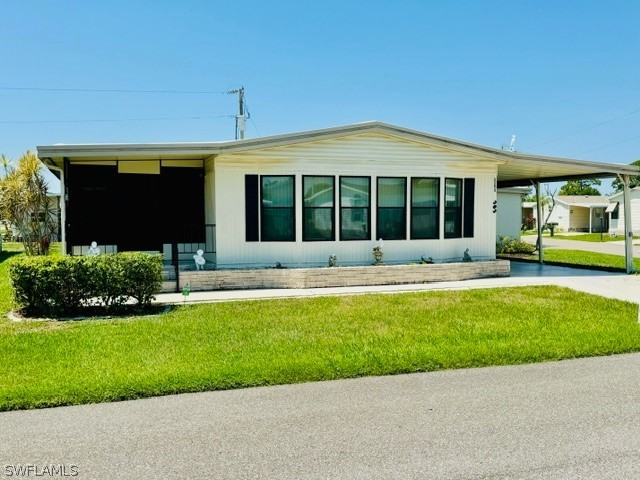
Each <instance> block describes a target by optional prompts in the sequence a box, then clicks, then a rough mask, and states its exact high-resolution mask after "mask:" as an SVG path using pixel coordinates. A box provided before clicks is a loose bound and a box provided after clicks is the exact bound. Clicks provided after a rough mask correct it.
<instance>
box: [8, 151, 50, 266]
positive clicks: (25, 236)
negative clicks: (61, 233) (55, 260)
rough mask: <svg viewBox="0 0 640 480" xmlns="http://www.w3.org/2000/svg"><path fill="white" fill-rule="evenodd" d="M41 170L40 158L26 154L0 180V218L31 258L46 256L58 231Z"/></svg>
mask: <svg viewBox="0 0 640 480" xmlns="http://www.w3.org/2000/svg"><path fill="white" fill-rule="evenodd" d="M2 161H3V162H4V160H2ZM41 168H42V163H41V162H40V160H39V159H38V156H37V155H36V154H35V153H33V152H31V151H27V152H26V153H24V154H23V155H22V156H21V157H20V158H19V159H18V162H17V165H16V167H15V168H9V167H8V168H7V170H6V175H5V176H4V178H3V179H2V180H0V216H2V218H3V219H5V221H8V222H9V223H11V224H12V225H13V226H14V227H15V229H16V230H17V231H18V233H19V235H20V236H21V238H22V243H23V244H24V248H25V252H26V253H27V254H28V255H46V254H47V253H48V251H49V246H50V243H51V236H52V234H53V232H54V231H55V227H56V225H55V219H56V214H55V206H54V202H52V201H51V199H50V197H49V196H48V195H47V193H48V186H47V182H46V180H45V178H44V176H43V175H42V170H41Z"/></svg>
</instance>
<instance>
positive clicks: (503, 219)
mask: <svg viewBox="0 0 640 480" xmlns="http://www.w3.org/2000/svg"><path fill="white" fill-rule="evenodd" d="M530 192H531V189H530V188H528V187H511V188H499V189H498V204H497V207H498V215H497V218H496V233H497V234H498V235H499V236H505V237H511V238H520V233H521V231H522V225H523V223H524V219H525V218H526V217H523V214H524V210H523V208H522V205H523V202H522V197H523V196H525V195H528V194H529V193H530Z"/></svg>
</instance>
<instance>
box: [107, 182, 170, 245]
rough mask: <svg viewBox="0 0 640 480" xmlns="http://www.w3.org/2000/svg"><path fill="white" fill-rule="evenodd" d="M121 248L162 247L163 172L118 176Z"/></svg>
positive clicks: (119, 242)
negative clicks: (161, 177) (160, 194)
mask: <svg viewBox="0 0 640 480" xmlns="http://www.w3.org/2000/svg"><path fill="white" fill-rule="evenodd" d="M118 187H119V188H118V190H119V192H118V198H117V204H118V205H117V209H118V219H119V225H118V228H119V230H120V231H119V234H118V251H119V252H122V251H131V250H136V251H154V252H160V251H161V250H162V239H161V238H160V237H161V235H160V233H161V231H160V229H161V223H160V221H161V220H160V219H161V216H162V212H161V211H160V202H159V199H158V197H159V187H160V175H144V174H130V173H121V174H119V175H118Z"/></svg>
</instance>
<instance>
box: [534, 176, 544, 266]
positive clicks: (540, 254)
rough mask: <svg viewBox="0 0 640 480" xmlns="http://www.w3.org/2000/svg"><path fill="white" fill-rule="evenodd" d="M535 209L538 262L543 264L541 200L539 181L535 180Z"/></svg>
mask: <svg viewBox="0 0 640 480" xmlns="http://www.w3.org/2000/svg"><path fill="white" fill-rule="evenodd" d="M535 187H536V209H537V213H538V221H537V227H538V262H539V263H544V252H543V251H542V198H541V191H540V181H539V180H536V183H535Z"/></svg>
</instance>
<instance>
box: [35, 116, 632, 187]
mask: <svg viewBox="0 0 640 480" xmlns="http://www.w3.org/2000/svg"><path fill="white" fill-rule="evenodd" d="M363 133H381V134H386V135H391V136H394V137H399V138H404V139H406V140H410V141H415V142H419V143H423V144H425V145H431V146H434V147H438V148H442V149H445V150H450V151H455V152H459V153H466V154H469V155H472V156H474V157H477V158H481V159H482V158H484V159H487V160H491V161H494V162H496V163H497V164H498V187H515V186H530V185H531V183H532V182H535V181H540V182H545V183H546V182H555V181H565V180H571V179H577V178H605V177H615V176H617V175H633V176H635V175H640V167H637V166H634V165H620V164H612V163H597V162H589V161H585V160H575V159H570V158H558V157H547V156H539V155H530V154H522V153H516V152H510V151H507V150H500V149H496V148H491V147H486V146H482V145H476V144H473V143H468V142H463V141H459V140H454V139H450V138H446V137H440V136H437V135H431V134H428V133H424V132H419V131H416V130H410V129H407V128H403V127H398V126H394V125H389V124H385V123H381V122H365V123H358V124H354V125H346V126H341V127H333V128H326V129H321V130H312V131H306V132H297V133H287V134H283V135H274V136H269V137H260V138H253V139H245V140H229V141H223V142H193V143H133V144H132V143H128V144H76V145H65V144H57V145H45V146H38V147H37V149H38V156H39V157H40V159H42V160H43V161H44V162H45V164H48V165H53V166H58V167H61V166H62V164H63V161H64V159H70V160H72V161H73V160H76V161H101V160H149V159H155V160H174V159H181V160H193V159H202V160H203V159H207V158H209V157H212V156H215V155H219V154H223V153H234V152H242V151H250V150H257V149H263V148H271V147H278V146H289V145H295V144H299V143H305V142H311V141H316V140H327V139H331V138H338V137H345V136H349V135H358V134H363Z"/></svg>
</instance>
